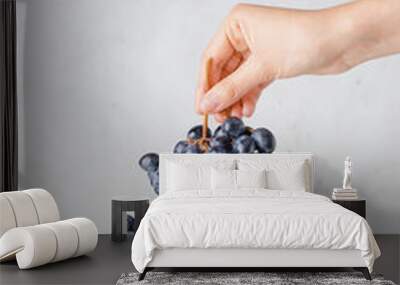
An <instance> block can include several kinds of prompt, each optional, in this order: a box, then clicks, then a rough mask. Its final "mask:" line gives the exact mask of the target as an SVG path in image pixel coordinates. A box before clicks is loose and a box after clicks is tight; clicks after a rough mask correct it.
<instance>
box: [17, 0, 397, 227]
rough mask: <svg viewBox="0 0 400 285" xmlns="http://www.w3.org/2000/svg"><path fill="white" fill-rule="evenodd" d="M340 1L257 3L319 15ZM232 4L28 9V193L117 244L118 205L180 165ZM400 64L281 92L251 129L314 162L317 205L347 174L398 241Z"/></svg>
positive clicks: (24, 163) (24, 137) (374, 219)
mask: <svg viewBox="0 0 400 285" xmlns="http://www.w3.org/2000/svg"><path fill="white" fill-rule="evenodd" d="M341 2H344V1H327V0H324V1H322V0H319V1H316V0H314V1H311V0H310V1H305V0H296V1H294V0H293V1H254V2H253V3H263V4H271V5H279V4H280V5H285V6H288V7H298V8H312V9H314V8H320V7H327V6H330V5H333V4H337V3H341ZM235 3H236V1H228V0H219V1H212V0H208V1H194V0H193V1H188V0H185V1H183V0H182V1H178V0H174V1H165V0H158V1H155V0H141V1H139V0H135V1H129V0H125V1H123V0H118V1H108V0H81V1H69V0H35V1H28V0H18V2H17V4H18V6H17V9H18V11H17V13H18V33H19V35H18V68H19V81H18V92H19V111H20V112H19V113H20V115H19V120H20V132H19V135H20V179H21V188H28V187H43V188H45V189H47V190H49V191H50V192H51V193H52V194H53V195H54V196H55V199H56V201H57V202H58V204H59V207H60V210H61V214H62V216H63V217H64V218H71V217H75V216H85V217H88V218H90V219H92V220H93V221H94V222H95V223H96V225H97V226H98V228H99V231H100V232H101V233H109V232H110V230H111V225H110V221H111V211H110V210H111V197H112V196H113V195H119V194H134V193H137V194H140V193H151V190H150V187H149V185H148V181H147V178H146V175H145V173H144V172H143V171H141V170H140V168H139V167H138V165H137V161H138V159H139V157H140V156H141V155H142V154H144V153H146V152H149V151H155V152H161V151H171V149H172V147H173V145H174V144H175V142H176V141H177V140H179V139H181V138H183V137H184V136H185V133H186V131H187V130H188V129H189V128H190V127H191V126H192V125H194V124H198V123H200V122H201V118H200V117H198V116H197V115H196V114H195V113H194V108H193V106H194V89H195V85H196V78H197V73H198V69H199V62H200V55H201V53H202V50H203V49H204V48H205V46H206V44H207V42H208V40H209V38H210V37H211V36H212V34H213V33H214V31H215V30H216V29H217V27H218V25H219V23H220V22H221V20H222V19H223V17H224V16H225V15H226V14H227V13H228V11H229V9H230V7H232V6H233V5H234V4H235ZM399 74H400V56H392V57H389V58H385V59H380V60H377V61H373V62H369V63H367V64H364V65H362V66H359V67H357V68H355V69H353V70H351V71H349V72H347V73H345V74H343V75H340V76H325V77H315V76H304V77H301V78H296V79H291V80H286V81H280V82H275V83H274V84H273V85H272V86H271V87H270V88H268V89H267V90H266V91H265V92H264V93H263V96H262V99H261V100H260V102H259V104H258V109H257V111H256V114H255V115H254V116H253V117H252V118H251V119H250V120H247V121H246V123H247V124H249V125H251V126H265V127H268V128H270V129H271V130H273V132H274V133H275V135H276V138H277V141H278V149H277V150H278V151H281V152H282V151H310V152H313V153H314V154H315V155H316V159H317V179H316V192H317V193H320V194H324V195H329V194H330V192H331V190H332V188H333V187H336V186H340V185H341V179H342V171H343V160H344V158H345V156H346V155H351V156H352V158H353V161H354V185H355V186H356V187H357V188H358V189H359V191H360V194H361V195H362V196H363V197H364V198H366V199H367V216H368V221H369V222H370V224H371V226H372V228H373V230H374V232H376V233H400V223H399V218H400V154H399V145H400V127H399V122H400V112H399V110H400V97H399V87H400V81H399Z"/></svg>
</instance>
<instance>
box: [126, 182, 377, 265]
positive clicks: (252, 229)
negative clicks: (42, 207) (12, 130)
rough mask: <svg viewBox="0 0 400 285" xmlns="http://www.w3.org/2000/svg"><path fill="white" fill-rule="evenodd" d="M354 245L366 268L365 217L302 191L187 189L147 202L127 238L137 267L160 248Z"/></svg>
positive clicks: (371, 251)
mask: <svg viewBox="0 0 400 285" xmlns="http://www.w3.org/2000/svg"><path fill="white" fill-rule="evenodd" d="M173 248H177V249H224V248H225V249H303V250H305V249H326V250H329V249H331V250H358V251H360V253H361V258H362V259H363V260H364V262H365V266H367V267H368V268H369V270H370V271H372V267H373V263H374V260H375V259H376V258H377V257H378V256H379V255H380V251H379V248H378V246H377V244H376V241H375V239H374V237H373V235H372V231H371V229H370V227H369V225H368V223H367V222H366V220H365V219H363V218H362V217H360V216H359V215H357V214H355V213H353V212H351V211H349V210H347V209H344V208H343V207H341V206H339V205H337V204H335V203H333V202H332V201H331V200H330V199H328V198H326V197H324V196H321V195H317V194H313V193H307V192H299V191H278V190H266V189H241V190H240V191H229V189H227V190H226V191H219V192H217V193H216V192H212V191H200V190H187V191H179V192H169V193H165V194H163V195H161V196H160V197H158V198H157V199H156V200H154V201H153V203H152V204H151V206H150V208H149V210H148V212H147V213H146V215H145V217H144V218H143V220H142V222H141V224H140V226H139V228H138V231H137V232H136V235H135V238H134V240H133V243H132V262H133V264H134V266H135V267H136V269H137V270H138V271H139V272H143V270H144V268H145V267H146V266H148V264H149V263H150V262H151V261H152V259H153V257H154V255H155V252H156V251H157V250H163V249H173Z"/></svg>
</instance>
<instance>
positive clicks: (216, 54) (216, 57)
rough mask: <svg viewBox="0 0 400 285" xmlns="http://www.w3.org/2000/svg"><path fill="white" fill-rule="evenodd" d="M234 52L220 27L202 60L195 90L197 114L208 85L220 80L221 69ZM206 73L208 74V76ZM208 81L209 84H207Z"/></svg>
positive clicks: (200, 111)
mask: <svg viewBox="0 0 400 285" xmlns="http://www.w3.org/2000/svg"><path fill="white" fill-rule="evenodd" d="M234 52H235V51H234V49H233V47H232V45H231V44H230V42H229V40H228V38H227V37H226V36H225V32H224V30H223V28H222V27H221V28H220V29H219V31H218V32H217V33H216V35H215V36H214V38H213V39H212V40H211V42H210V44H209V46H208V47H207V49H206V51H205V53H204V56H203V58H202V62H201V70H200V76H199V82H198V86H197V89H196V112H197V113H203V112H202V110H201V108H200V102H201V100H202V97H203V96H204V94H205V93H206V92H207V91H208V89H209V88H210V87H209V86H208V85H209V84H210V85H211V86H213V85H214V84H215V83H216V82H218V81H219V80H220V78H221V74H222V72H223V68H224V67H225V65H226V63H227V62H228V61H229V60H230V59H232V56H233V55H234ZM210 58H211V59H212V65H211V68H210V70H207V68H208V67H207V62H208V61H209V60H210ZM208 72H209V73H210V74H208ZM209 79H210V81H211V82H209Z"/></svg>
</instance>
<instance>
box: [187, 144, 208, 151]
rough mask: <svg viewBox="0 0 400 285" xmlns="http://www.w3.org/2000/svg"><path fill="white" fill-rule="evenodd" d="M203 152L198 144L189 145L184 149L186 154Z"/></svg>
mask: <svg viewBox="0 0 400 285" xmlns="http://www.w3.org/2000/svg"><path fill="white" fill-rule="evenodd" d="M203 152H204V151H203V150H202V149H201V148H200V146H199V145H198V144H189V145H188V147H187V148H186V153H203Z"/></svg>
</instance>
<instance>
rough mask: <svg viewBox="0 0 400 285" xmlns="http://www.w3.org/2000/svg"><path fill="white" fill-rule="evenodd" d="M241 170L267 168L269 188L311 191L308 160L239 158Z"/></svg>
mask: <svg viewBox="0 0 400 285" xmlns="http://www.w3.org/2000/svg"><path fill="white" fill-rule="evenodd" d="M237 163H238V169H239V170H262V169H265V170H267V188H268V189H273V190H291V191H311V185H310V182H309V181H308V179H307V177H308V171H309V168H308V167H307V165H308V164H307V162H306V161H304V160H293V159H270V160H248V159H239V160H238V162H237Z"/></svg>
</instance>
